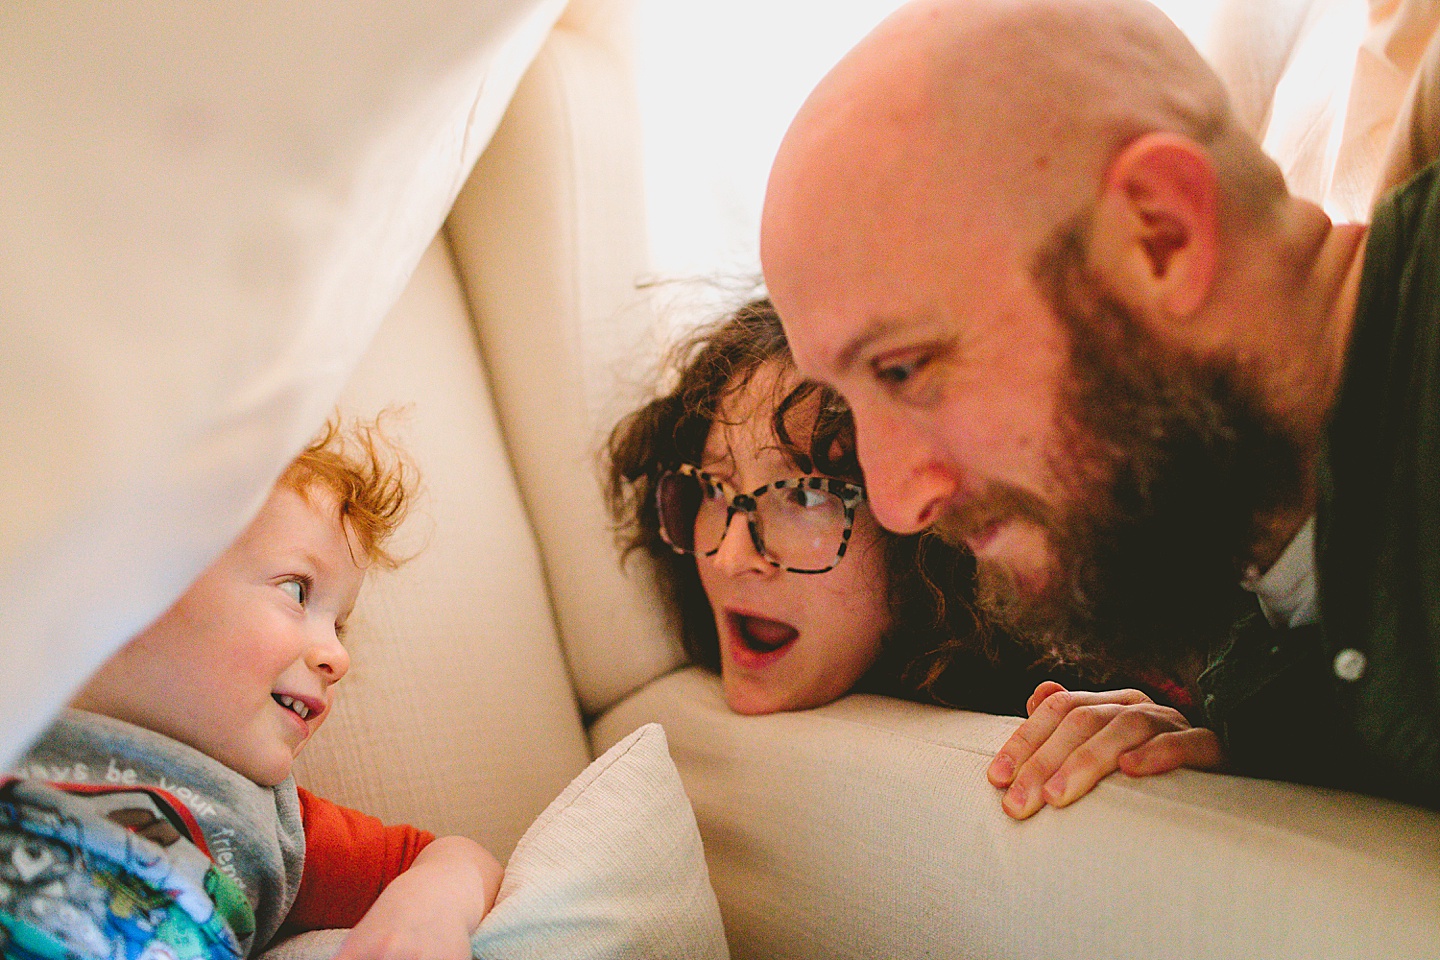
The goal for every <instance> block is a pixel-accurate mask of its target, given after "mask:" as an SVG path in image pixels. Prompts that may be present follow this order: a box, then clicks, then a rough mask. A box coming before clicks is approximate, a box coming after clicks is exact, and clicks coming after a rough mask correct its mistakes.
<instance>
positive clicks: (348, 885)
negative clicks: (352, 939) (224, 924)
mask: <svg viewBox="0 0 1440 960" xmlns="http://www.w3.org/2000/svg"><path fill="white" fill-rule="evenodd" d="M299 792H300V817H301V822H302V823H303V824H304V827H305V869H304V871H303V872H302V873H301V875H300V892H299V894H298V895H296V897H295V903H294V905H293V906H291V908H290V913H289V914H288V915H287V916H286V917H285V925H284V927H283V928H282V929H281V935H282V936H290V935H293V934H296V933H300V932H302V931H305V930H327V929H330V928H332V927H353V926H355V924H357V923H359V922H360V918H361V917H363V916H365V911H367V910H369V909H370V906H371V904H373V903H374V902H375V899H376V898H377V897H379V896H380V891H382V890H384V889H385V887H386V886H387V885H388V884H389V883H390V881H391V880H394V879H395V878H396V877H398V876H399V875H400V874H402V873H404V872H405V871H406V870H408V869H409V867H410V864H412V863H414V862H415V857H416V856H417V855H418V854H419V853H420V851H421V850H423V849H425V846H426V844H428V843H429V842H430V841H431V840H434V839H435V835H434V834H433V833H427V832H426V831H424V830H417V829H415V828H414V827H406V826H396V827H387V826H385V824H383V823H381V822H380V821H379V820H378V819H376V818H375V817H372V816H370V815H369V814H365V813H360V812H359V811H358V810H349V809H346V808H345V807H342V806H340V805H339V804H334V803H331V802H330V801H329V800H325V799H323V798H321V797H317V796H315V794H313V793H311V792H310V791H308V790H306V789H304V788H303V787H302V788H300V791H299Z"/></svg>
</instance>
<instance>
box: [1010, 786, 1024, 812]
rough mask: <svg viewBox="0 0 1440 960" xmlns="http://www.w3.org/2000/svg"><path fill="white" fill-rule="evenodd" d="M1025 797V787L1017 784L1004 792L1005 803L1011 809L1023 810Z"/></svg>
mask: <svg viewBox="0 0 1440 960" xmlns="http://www.w3.org/2000/svg"><path fill="white" fill-rule="evenodd" d="M1025 799H1026V798H1025V788H1024V787H1022V786H1019V785H1018V784H1017V785H1016V786H1013V787H1011V788H1010V789H1009V790H1008V791H1007V792H1006V794H1005V805H1006V806H1008V807H1009V808H1010V809H1011V810H1024V809H1025Z"/></svg>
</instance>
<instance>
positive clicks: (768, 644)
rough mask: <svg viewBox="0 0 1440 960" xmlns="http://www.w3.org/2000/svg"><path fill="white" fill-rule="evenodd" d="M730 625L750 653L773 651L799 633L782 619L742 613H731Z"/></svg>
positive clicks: (786, 644) (788, 642) (791, 640)
mask: <svg viewBox="0 0 1440 960" xmlns="http://www.w3.org/2000/svg"><path fill="white" fill-rule="evenodd" d="M730 625H731V627H733V628H734V630H735V636H737V637H738V638H739V639H740V642H741V644H743V645H744V647H745V649H746V650H749V651H750V652H751V653H762V654H763V653H775V652H776V651H777V650H781V649H783V648H784V647H786V646H788V645H789V644H791V643H793V642H794V640H795V638H796V637H798V636H799V635H800V631H799V630H797V629H795V628H794V627H792V626H791V625H790V624H788V623H785V622H783V621H780V620H770V619H767V618H765V617H754V616H749V615H746V614H743V613H731V614H730Z"/></svg>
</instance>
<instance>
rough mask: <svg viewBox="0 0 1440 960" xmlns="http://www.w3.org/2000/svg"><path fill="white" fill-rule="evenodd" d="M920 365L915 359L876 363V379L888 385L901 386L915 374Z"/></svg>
mask: <svg viewBox="0 0 1440 960" xmlns="http://www.w3.org/2000/svg"><path fill="white" fill-rule="evenodd" d="M918 369H919V365H918V364H917V363H915V362H914V361H907V362H904V363H887V364H884V365H881V364H878V363H877V364H876V365H875V379H876V380H879V381H880V382H881V383H883V384H885V386H887V387H899V386H902V385H904V383H905V382H906V381H907V380H909V379H910V378H911V377H913V376H914V375H915V371H916V370H918Z"/></svg>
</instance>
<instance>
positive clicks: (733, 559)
mask: <svg viewBox="0 0 1440 960" xmlns="http://www.w3.org/2000/svg"><path fill="white" fill-rule="evenodd" d="M712 560H713V561H714V563H715V566H716V568H717V569H719V570H720V571H721V572H722V573H725V574H727V575H729V576H732V577H733V576H738V575H739V574H742V573H746V572H752V573H769V572H771V571H773V570H774V569H775V567H774V566H773V565H772V564H771V563H770V561H768V560H766V559H765V558H764V557H762V556H761V555H760V552H759V551H758V550H756V549H755V541H753V540H752V539H750V524H749V523H748V522H747V520H746V517H745V514H743V513H738V512H737V513H736V514H735V515H734V516H732V517H731V518H730V522H729V524H727V525H726V527H725V535H724V536H723V537H721V538H720V549H719V550H717V551H715V556H714V557H713V558H712Z"/></svg>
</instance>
